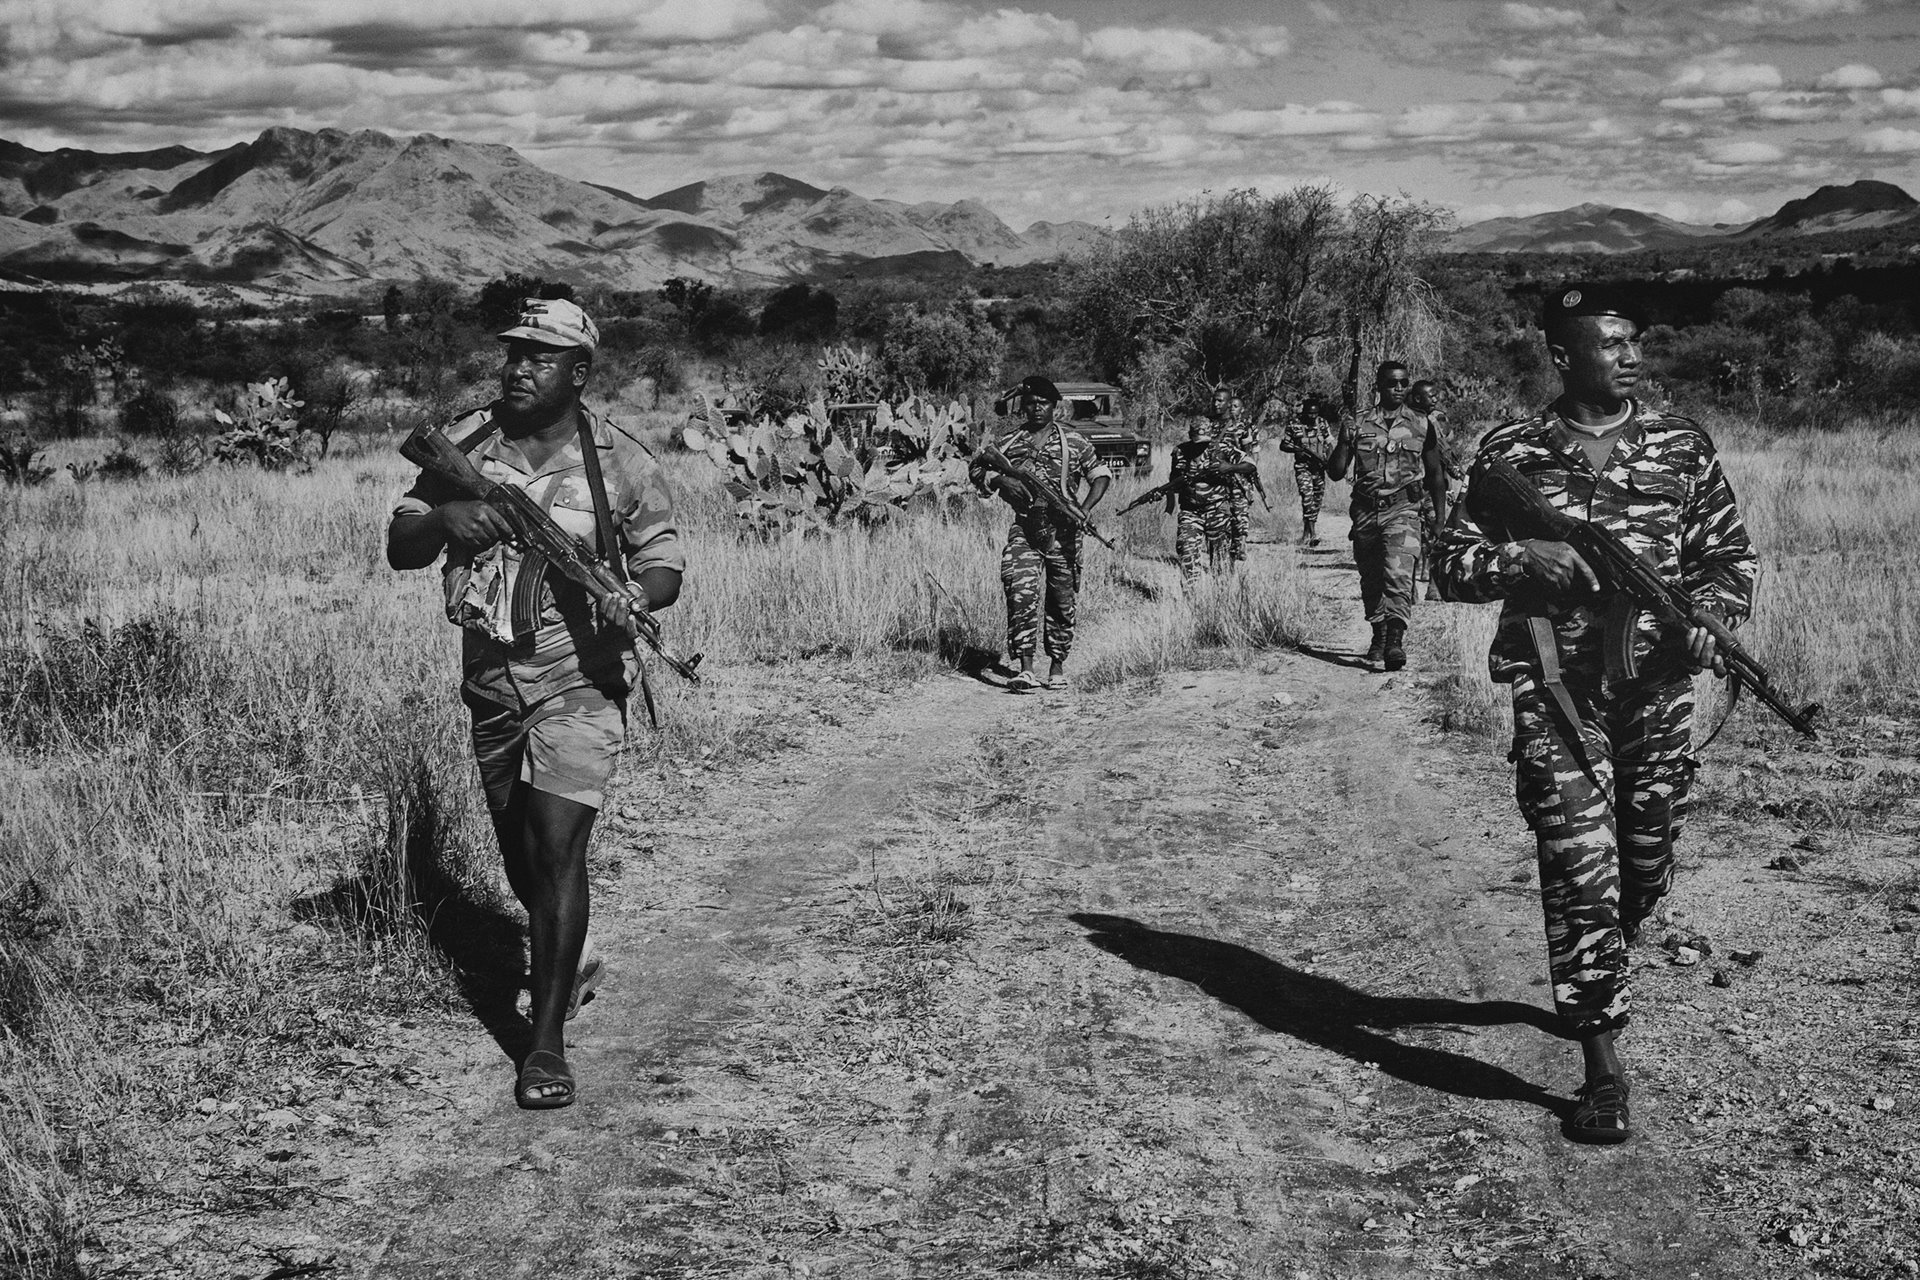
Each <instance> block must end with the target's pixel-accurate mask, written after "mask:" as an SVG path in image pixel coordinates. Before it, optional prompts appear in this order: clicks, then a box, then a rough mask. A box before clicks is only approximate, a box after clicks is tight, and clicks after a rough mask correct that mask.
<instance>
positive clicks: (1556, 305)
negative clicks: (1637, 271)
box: [1540, 284, 1647, 334]
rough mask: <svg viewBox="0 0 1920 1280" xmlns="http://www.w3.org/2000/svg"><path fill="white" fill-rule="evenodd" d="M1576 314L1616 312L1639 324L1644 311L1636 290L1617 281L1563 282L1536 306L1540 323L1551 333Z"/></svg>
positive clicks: (1642, 324)
mask: <svg viewBox="0 0 1920 1280" xmlns="http://www.w3.org/2000/svg"><path fill="white" fill-rule="evenodd" d="M1576 316H1619V317H1620V318H1621V319H1623V320H1631V321H1633V323H1634V324H1635V325H1636V326H1637V327H1639V328H1642V329H1644V328H1646V327H1647V314H1646V311H1645V310H1644V309H1643V308H1642V307H1641V305H1640V298H1639V295H1638V293H1637V291H1636V290H1634V289H1632V288H1629V287H1627V286H1625V285H1617V284H1564V285H1561V286H1560V287H1559V288H1558V289H1555V290H1554V291H1553V292H1552V293H1549V294H1548V295H1547V302H1546V305H1545V306H1544V307H1542V308H1541V310H1540V327H1541V329H1543V330H1544V331H1546V332H1547V333H1549V334H1551V333H1553V332H1554V331H1555V330H1557V329H1559V328H1560V327H1561V326H1562V325H1563V324H1565V323H1566V322H1567V321H1569V320H1572V319H1574V318H1575V317H1576Z"/></svg>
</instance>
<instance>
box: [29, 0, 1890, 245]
mask: <svg viewBox="0 0 1920 1280" xmlns="http://www.w3.org/2000/svg"><path fill="white" fill-rule="evenodd" d="M0 14H4V18H5V22H4V28H3V29H0V49H3V50H4V57H5V62H6V74H5V76H4V78H0V137H3V138H7V139H10V140H12V141H15V142H19V143H23V144H25V145H27V146H30V147H36V148H40V149H43V150H45V149H51V148H54V147H61V146H73V147H84V148H87V149H90V150H96V151H100V150H139V149H146V148H150V147H158V146H165V145H170V144H175V143H181V144H185V145H188V146H193V147H198V148H202V149H212V148H217V147H223V146H228V145H231V144H233V143H235V142H240V141H245V140H247V139H250V138H252V137H253V136H254V135H255V134H257V133H258V132H259V131H260V130H261V129H263V128H265V127H267V126H269V125H292V126H295V127H299V128H305V129H318V128H323V127H329V126H331V127H338V128H344V129H379V130H382V131H385V132H388V133H394V134H413V133H436V134H440V135H443V136H447V137H454V138H461V139H465V140H470V141H485V142H500V143H506V144H508V145H510V146H513V147H515V148H517V149H518V150H520V151H521V152H522V153H523V154H525V155H526V156H528V157H529V158H530V159H532V160H533V161H534V162H535V163H538V164H541V165H543V166H545V167H547V168H549V169H553V170H555V171H557V172H560V173H564V174H566V175H568V176H570V177H575V178H582V179H587V180H591V181H598V182H604V183H608V184H611V185H614V186H618V187H622V188H624V189H627V190H630V191H633V192H635V193H637V194H640V195H653V194H656V193H658V192H661V191H664V190H666V189H668V188H671V187H674V186H677V185H679V184H681V183H684V182H690V181H694V180H696V179H700V178H705V177H711V176H716V175H719V174H725V173H740V172H753V171H759V170H764V169H773V170H777V171H779V172H782V173H786V174H789V175H791V176H793V177H797V178H801V179H804V180H806V181H809V182H813V183H815V184H818V185H834V184H838V185H844V186H847V187H851V188H852V189H853V190H855V191H857V192H859V193H860V194H862V195H868V196H889V197H893V198H896V199H904V200H923V199H940V200H953V199H957V198H960V197H962V196H972V197H975V198H977V199H980V200H982V201H984V202H985V203H986V204H987V205H988V206H989V207H991V208H993V209H995V210H996V211H997V212H999V213H1000V214H1001V215H1002V216H1003V217H1005V218H1006V219H1007V220H1008V221H1009V222H1012V223H1013V224H1015V225H1016V226H1025V225H1026V224H1027V223H1028V222H1030V221H1032V220H1034V219H1037V218H1046V219H1050V220H1059V219H1062V218H1068V217H1077V218H1087V219H1090V220H1095V221H1099V220H1103V219H1112V220H1115V221H1124V219H1125V218H1126V216H1127V214H1128V213H1130V212H1132V211H1133V210H1135V209H1138V208H1140V207H1142V206H1143V205H1146V204H1151V203H1160V202H1165V201H1168V200H1173V199H1178V198H1181V197H1183V196H1187V195H1192V194H1194V193H1197V192H1200V191H1203V190H1208V189H1212V190H1223V189H1227V188H1231V187H1258V188H1261V189H1266V190H1273V189H1280V188H1284V187H1287V186H1291V185H1294V184H1296V183H1300V182H1317V181H1328V182H1332V183H1334V184H1335V185H1336V186H1338V187H1339V188H1340V189H1342V190H1343V191H1352V192H1359V191H1371V192H1380V193H1397V192H1404V193H1407V194H1409V195H1413V196H1416V197H1420V198H1423V199H1427V200H1432V201H1434V202H1436V203H1439V204H1443V205H1446V206H1449V207H1450V208H1452V209H1454V210H1455V211H1457V213H1458V214H1459V216H1460V217H1461V219H1462V221H1467V222H1471V221H1475V220H1478V219H1480V218H1485V217H1490V216H1494V215H1497V214H1505V213H1531V212H1538V211H1541V210H1545V209H1555V208H1563V207H1566V206H1568V205H1571V204H1577V203H1580V202H1582V201H1587V200H1598V201H1603V202H1607V203H1611V204H1624V205H1630V206H1633V207H1636V208H1641V209H1647V210H1651V211H1655V212H1660V213H1666V214H1669V215H1671V216H1675V217H1681V218H1686V219H1689V220H1694V221H1708V222H1711V221H1739V220H1744V219H1747V218H1751V217H1755V216H1758V215H1761V214H1765V213H1770V212H1772V211H1773V210H1774V209H1775V208H1777V207H1778V206H1779V205H1780V204H1781V203H1782V202H1784V201H1786V200H1788V199H1791V198H1794V197H1797V196H1801V195H1805V194H1806V193H1807V192H1809V191H1811V190H1812V189H1813V188H1814V187H1815V186H1818V185H1820V184H1821V183H1828V182H1850V181H1852V180H1854V179H1856V178H1863V177H1871V178H1880V179H1884V180H1887V181H1891V182H1896V183H1899V184H1901V185H1903V186H1905V187H1907V188H1908V189H1909V190H1911V191H1913V192H1914V193H1915V194H1916V195H1920V0H1694V3H1692V4H1682V3H1671V2H1668V0H1549V2H1547V3H1539V4H1534V3H1503V2H1501V0H1418V3H1413V2H1412V0H1406V2H1404V3H1398V4H1392V3H1383V2H1379V0H1302V2H1300V3H1293V2H1291V0H1277V2H1272V3H1257V2H1255V0H1185V2H1184V3H1177V4H1175V3H1167V2H1166V0H1022V3H1019V4H1017V5H1014V4H999V3H992V2H980V3H976V2H975V0H833V2H832V3H825V4H822V3H818V2H817V0H398V2H397V0H0Z"/></svg>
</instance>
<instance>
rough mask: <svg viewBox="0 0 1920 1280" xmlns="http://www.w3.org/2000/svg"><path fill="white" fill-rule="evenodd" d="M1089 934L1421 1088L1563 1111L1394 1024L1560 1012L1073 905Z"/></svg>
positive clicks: (1547, 1018) (1556, 1029) (1540, 1018)
mask: <svg viewBox="0 0 1920 1280" xmlns="http://www.w3.org/2000/svg"><path fill="white" fill-rule="evenodd" d="M1068 918H1069V919H1071V920H1072V921H1073V922H1074V923H1075V924H1078V925H1080V926H1081V927H1082V928H1084V929H1086V930H1087V931H1088V936H1087V941H1089V942H1091V943H1092V944H1093V945H1094V946H1096V947H1099V948H1100V949H1101V950H1102V951H1107V952H1110V953H1112V954H1113V955H1116V956H1119V957H1120V958H1121V959H1122V960H1125V961H1126V962H1127V963H1128V964H1130V965H1133V966H1134V967H1135V968H1138V969H1146V970H1150V971H1151V972H1154V973H1163V974H1165V975H1167V976H1168V977H1170V978H1178V979H1180V980H1181V981H1182V982H1190V983H1192V984H1193V985H1194V986H1196V987H1198V988H1200V989H1201V990H1202V991H1204V992H1206V993H1207V994H1208V995H1210V996H1212V997H1213V998H1214V999H1216V1000H1219V1001H1220V1002H1222V1003H1223V1004H1229V1005H1232V1006H1233V1007H1234V1008H1236V1009H1238V1010H1240V1011H1241V1012H1242V1013H1244V1014H1246V1015H1247V1016H1248V1017H1250V1018H1252V1019H1253V1020H1254V1021H1255V1022H1257V1023H1259V1024H1260V1025H1261V1026H1263V1027H1266V1028H1267V1029H1268V1030H1270V1031H1278V1032H1280V1033H1282V1034H1284V1035H1290V1036H1293V1037H1294V1038H1296V1039H1299V1040H1304V1041H1306V1042H1307V1043H1308V1044H1314V1045H1318V1046H1320V1047H1321V1048H1323V1049H1331V1050H1333V1051H1334V1052H1335V1053H1338V1054H1340V1055H1342V1056H1343V1057H1347V1058H1351V1059H1353V1060H1354V1061H1355V1062H1364V1063H1370V1064H1374V1065H1377V1066H1378V1067H1379V1068H1380V1070H1382V1071H1384V1072H1386V1073H1387V1074H1388V1075H1391V1076H1393V1077H1394V1078H1395V1079H1399V1080H1404V1081H1406V1082H1407V1083H1408V1084H1414V1085H1419V1086H1421V1087H1422V1088H1427V1089H1436V1090H1439V1091H1440V1092H1443V1093H1451V1094H1456V1095H1458V1096H1460V1097H1463V1098H1486V1099H1490V1100H1495V1101H1513V1102H1524V1103H1528V1104H1530V1105H1533V1106H1536V1107H1539V1108H1541V1109H1542V1110H1544V1111H1548V1112H1551V1113H1552V1114H1554V1115H1555V1116H1558V1117H1560V1118H1561V1119H1563V1120H1564V1119H1565V1118H1566V1116H1567V1113H1568V1112H1569V1111H1570V1110H1571V1108H1572V1105H1573V1104H1572V1103H1571V1102H1570V1101H1568V1100H1566V1099H1563V1098H1560V1097H1557V1096H1556V1095H1554V1094H1551V1093H1549V1092H1547V1091H1546V1090H1545V1089H1543V1088H1541V1087H1540V1086H1539V1085H1537V1084H1534V1083H1532V1082H1530V1081H1527V1080H1523V1079H1521V1078H1520V1077H1519V1076H1516V1075H1514V1074H1513V1073H1512V1072H1510V1071H1508V1070H1506V1069H1505V1068H1502V1067H1496V1066H1493V1065H1491V1064H1490V1063H1485V1062H1481V1061H1479V1060H1477V1059H1474V1058H1470V1057H1467V1056H1466V1055H1464V1054H1459V1053H1454V1052H1452V1051H1450V1050H1447V1049H1435V1048H1426V1047H1422V1046H1418V1045H1406V1044H1401V1043H1400V1042H1399V1041H1397V1040H1394V1039H1393V1038H1392V1037H1390V1036H1388V1035H1387V1034H1385V1033H1386V1032H1387V1031H1389V1030H1392V1029H1394V1028H1399V1027H1442V1026H1471V1027H1494V1026H1505V1025H1509V1024H1516V1023H1519V1024H1525V1025H1527V1026H1532V1027H1536V1028H1538V1029H1540V1030H1541V1031H1545V1032H1547V1033H1548V1034H1549V1035H1553V1036H1556V1037H1559V1038H1561V1039H1566V1038H1568V1035H1567V1031H1566V1029H1565V1027H1564V1025H1563V1024H1562V1022H1561V1020H1560V1019H1559V1017H1558V1016H1557V1015H1555V1014H1552V1013H1549V1012H1548V1011H1547V1010H1545V1009H1539V1008H1536V1007H1534V1006H1533V1005H1529V1004H1521V1003H1520V1002H1518V1001H1515V1000H1449V999H1444V998H1441V997H1433V996H1374V995H1368V994H1367V993H1366V992H1364V991H1358V990H1355V989H1354V988H1352V987H1350V986H1348V985H1346V984H1345V983H1343V982H1340V981H1338V980H1336V979H1333V978H1324V977H1320V976H1318V975H1316V974H1311V973H1303V972H1302V971H1300V970H1298V969H1293V968H1289V967H1288V966H1287V965H1284V964H1281V963H1280V962H1279V961H1277V960H1271V959H1269V958H1267V957H1266V956H1263V955H1261V954H1260V953H1259V952H1258V951H1254V950H1252V949H1251V948H1248V947H1242V946H1238V945H1236V944H1234V943H1231V942H1221V941H1218V940H1216V939H1213V938H1199V937H1194V936H1192V935H1190V934H1184V933H1166V932H1163V931H1161V930H1158V929H1154V928H1150V927H1149V926H1147V925H1144V924H1141V923H1140V922H1139V921H1137V920H1129V919H1127V918H1125V917H1124V916H1110V915H1101V914H1097V913H1092V912H1075V913H1073V914H1072V915H1070V916H1069V917H1068Z"/></svg>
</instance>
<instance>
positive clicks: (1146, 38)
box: [1085, 27, 1290, 72]
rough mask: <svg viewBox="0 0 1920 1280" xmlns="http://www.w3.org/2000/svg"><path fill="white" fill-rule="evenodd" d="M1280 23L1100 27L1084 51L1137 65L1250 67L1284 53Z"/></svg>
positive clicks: (1283, 30)
mask: <svg viewBox="0 0 1920 1280" xmlns="http://www.w3.org/2000/svg"><path fill="white" fill-rule="evenodd" d="M1289 47H1290V44H1289V40H1288V37H1287V31H1286V28H1284V27H1256V28H1252V29H1250V30H1247V31H1243V32H1205V31H1196V30H1194V29H1192V28H1190V27H1101V28H1100V29H1099V30H1097V31H1094V32H1091V33H1089V34H1088V36H1087V38H1086V45H1085V52H1086V56H1087V57H1089V58H1092V59H1094V60H1096V61H1099V62H1108V63H1119V64H1122V65H1125V66H1130V67H1137V68H1139V69H1140V70H1142V71H1156V72H1179V71H1204V70H1209V69H1218V68H1225V67H1250V66H1255V65H1257V64H1259V63H1261V62H1268V61H1271V60H1273V59H1274V58H1278V57H1280V56H1281V55H1283V54H1285V53H1286V52H1287V50H1288V48H1289Z"/></svg>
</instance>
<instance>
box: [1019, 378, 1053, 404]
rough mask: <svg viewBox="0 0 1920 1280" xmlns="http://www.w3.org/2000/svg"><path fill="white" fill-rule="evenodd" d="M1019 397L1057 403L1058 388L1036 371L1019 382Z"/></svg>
mask: <svg viewBox="0 0 1920 1280" xmlns="http://www.w3.org/2000/svg"><path fill="white" fill-rule="evenodd" d="M1020 397H1021V399H1033V400H1048V401H1051V402H1052V403H1054V404H1059V403H1060V388H1058V387H1056V386H1054V385H1053V383H1052V382H1050V381H1048V380H1047V379H1045V378H1043V377H1041V376H1040V375H1039V374H1037V373H1036V374H1034V375H1032V376H1031V377H1029V378H1027V379H1025V380H1024V381H1022V382H1021V383H1020Z"/></svg>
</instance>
